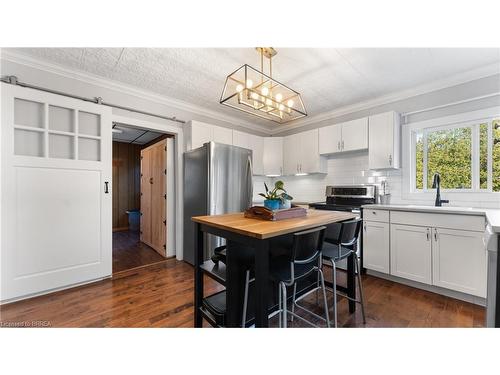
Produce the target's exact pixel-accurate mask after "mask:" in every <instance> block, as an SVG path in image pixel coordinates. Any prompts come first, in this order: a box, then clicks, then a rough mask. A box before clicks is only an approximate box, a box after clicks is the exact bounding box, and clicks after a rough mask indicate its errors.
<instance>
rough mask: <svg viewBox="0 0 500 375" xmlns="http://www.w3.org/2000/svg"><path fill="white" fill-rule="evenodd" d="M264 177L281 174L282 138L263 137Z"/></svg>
mask: <svg viewBox="0 0 500 375" xmlns="http://www.w3.org/2000/svg"><path fill="white" fill-rule="evenodd" d="M262 162H263V167H264V175H266V176H281V175H282V174H283V137H264V158H263V161H262Z"/></svg>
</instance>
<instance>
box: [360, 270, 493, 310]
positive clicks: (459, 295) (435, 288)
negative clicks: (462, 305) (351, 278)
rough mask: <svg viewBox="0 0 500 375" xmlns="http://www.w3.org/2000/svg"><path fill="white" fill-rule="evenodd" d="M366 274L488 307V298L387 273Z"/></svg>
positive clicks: (367, 271) (368, 272) (374, 272)
mask: <svg viewBox="0 0 500 375" xmlns="http://www.w3.org/2000/svg"><path fill="white" fill-rule="evenodd" d="M366 273H367V275H371V276H375V277H379V278H381V279H385V280H389V281H393V282H395V283H399V284H404V285H407V286H411V287H413V288H417V289H422V290H426V291H428V292H432V293H436V294H440V295H443V296H446V297H451V298H455V299H458V300H460V301H465V302H469V303H473V304H474V305H479V306H486V298H482V297H476V296H473V295H470V294H466V293H462V292H457V291H454V290H450V289H445V288H441V287H439V286H434V285H427V284H422V283H419V282H417V281H413V280H407V279H403V278H402V277H397V276H392V275H387V274H385V273H381V272H377V271H372V270H366Z"/></svg>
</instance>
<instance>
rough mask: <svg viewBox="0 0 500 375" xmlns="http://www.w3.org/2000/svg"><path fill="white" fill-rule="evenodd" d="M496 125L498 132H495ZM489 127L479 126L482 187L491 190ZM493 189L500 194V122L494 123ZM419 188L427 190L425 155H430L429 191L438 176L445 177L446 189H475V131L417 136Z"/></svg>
mask: <svg viewBox="0 0 500 375" xmlns="http://www.w3.org/2000/svg"><path fill="white" fill-rule="evenodd" d="M495 126H497V127H498V129H495ZM489 129H490V128H489V124H488V123H483V124H480V125H479V145H478V146H479V188H480V189H487V188H488V132H489ZM492 131H493V134H492V135H493V141H494V142H493V150H492V151H493V152H492V160H493V165H492V170H493V173H492V190H493V191H494V192H500V119H496V120H493V122H492ZM415 136H416V138H415V141H416V142H415V162H416V170H415V172H416V176H415V187H416V188H417V189H423V188H424V152H425V151H426V152H427V188H428V189H431V188H432V177H433V175H434V173H436V172H439V173H440V174H441V187H442V188H443V189H471V188H472V185H473V184H472V128H471V127H461V128H452V129H445V130H436V131H429V132H427V133H426V137H427V149H426V150H424V135H423V133H422V132H418V133H416V134H415ZM495 140H497V143H496V144H495Z"/></svg>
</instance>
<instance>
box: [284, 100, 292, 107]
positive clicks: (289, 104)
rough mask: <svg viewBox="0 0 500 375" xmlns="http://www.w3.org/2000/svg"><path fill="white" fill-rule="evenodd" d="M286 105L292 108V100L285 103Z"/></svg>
mask: <svg viewBox="0 0 500 375" xmlns="http://www.w3.org/2000/svg"><path fill="white" fill-rule="evenodd" d="M286 105H287V106H289V107H290V108H292V107H293V100H292V99H290V100H289V101H288V102H286Z"/></svg>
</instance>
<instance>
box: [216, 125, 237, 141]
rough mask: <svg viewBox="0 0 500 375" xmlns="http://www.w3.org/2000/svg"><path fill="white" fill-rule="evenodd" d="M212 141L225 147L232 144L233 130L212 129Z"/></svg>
mask: <svg viewBox="0 0 500 375" xmlns="http://www.w3.org/2000/svg"><path fill="white" fill-rule="evenodd" d="M212 140H213V141H214V142H217V143H224V144H226V145H232V144H233V130H232V129H228V128H222V127H220V126H213V127H212Z"/></svg>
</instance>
